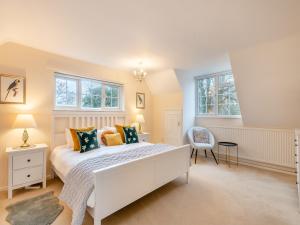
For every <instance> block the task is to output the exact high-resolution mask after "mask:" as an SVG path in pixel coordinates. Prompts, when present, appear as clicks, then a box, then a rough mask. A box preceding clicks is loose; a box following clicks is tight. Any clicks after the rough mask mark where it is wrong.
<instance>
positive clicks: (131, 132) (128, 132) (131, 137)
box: [123, 127, 139, 144]
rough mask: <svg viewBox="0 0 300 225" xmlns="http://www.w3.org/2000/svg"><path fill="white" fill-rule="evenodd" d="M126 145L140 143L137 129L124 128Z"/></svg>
mask: <svg viewBox="0 0 300 225" xmlns="http://www.w3.org/2000/svg"><path fill="white" fill-rule="evenodd" d="M123 130H124V136H125V142H126V144H133V143H139V137H138V135H137V132H136V129H135V127H123Z"/></svg>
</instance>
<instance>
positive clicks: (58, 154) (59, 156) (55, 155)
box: [50, 142, 151, 208]
mask: <svg viewBox="0 0 300 225" xmlns="http://www.w3.org/2000/svg"><path fill="white" fill-rule="evenodd" d="M147 145H151V144H150V143H147V142H140V143H135V144H124V145H118V146H105V145H101V146H100V148H99V149H95V150H92V151H89V152H85V153H79V152H75V151H73V150H72V148H70V147H68V146H67V145H62V146H57V147H56V148H55V149H54V150H53V151H52V153H51V156H50V161H51V163H52V166H53V167H54V169H55V170H56V171H57V173H58V175H59V177H60V178H61V179H62V180H63V181H64V178H65V177H66V176H67V174H68V173H69V171H70V170H71V169H72V168H74V167H75V166H76V165H77V164H79V163H80V162H82V161H84V160H86V159H90V158H94V157H98V156H103V155H110V154H118V153H120V152H124V151H128V150H131V149H134V148H138V147H142V146H147ZM87 205H88V206H89V207H92V208H93V207H94V206H95V193H94V191H93V192H92V193H91V195H90V197H89V199H88V201H87Z"/></svg>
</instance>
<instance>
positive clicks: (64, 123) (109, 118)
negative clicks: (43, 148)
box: [51, 111, 127, 149]
mask: <svg viewBox="0 0 300 225" xmlns="http://www.w3.org/2000/svg"><path fill="white" fill-rule="evenodd" d="M126 123H127V118H126V113H125V112H73V111H72V112H71V111H70V112H68V111H54V112H53V114H52V138H51V149H53V148H54V147H56V146H58V145H63V144H65V143H66V142H65V129H66V128H82V127H88V126H94V127H95V128H97V129H101V128H102V127H104V126H114V125H115V124H126Z"/></svg>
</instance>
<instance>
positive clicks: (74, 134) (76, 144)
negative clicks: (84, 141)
mask: <svg viewBox="0 0 300 225" xmlns="http://www.w3.org/2000/svg"><path fill="white" fill-rule="evenodd" d="M91 130H94V127H87V128H79V129H74V128H70V133H71V136H72V140H73V145H72V147H73V150H74V151H79V150H80V143H79V140H78V136H77V132H78V131H80V132H85V131H91Z"/></svg>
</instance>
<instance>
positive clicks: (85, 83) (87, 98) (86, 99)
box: [81, 79, 102, 108]
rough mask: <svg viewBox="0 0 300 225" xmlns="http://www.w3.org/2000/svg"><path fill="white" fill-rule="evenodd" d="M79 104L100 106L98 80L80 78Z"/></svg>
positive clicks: (84, 106) (100, 89) (86, 106)
mask: <svg viewBox="0 0 300 225" xmlns="http://www.w3.org/2000/svg"><path fill="white" fill-rule="evenodd" d="M81 93H82V96H81V106H82V107H83V108H101V94H102V87H101V83H100V82H99V81H95V80H87V79H83V80H81Z"/></svg>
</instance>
